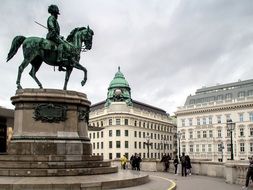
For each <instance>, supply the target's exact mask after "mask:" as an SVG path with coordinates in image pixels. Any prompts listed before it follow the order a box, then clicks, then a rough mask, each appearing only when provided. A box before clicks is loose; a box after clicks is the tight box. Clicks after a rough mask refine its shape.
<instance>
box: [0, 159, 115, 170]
mask: <svg viewBox="0 0 253 190" xmlns="http://www.w3.org/2000/svg"><path fill="white" fill-rule="evenodd" d="M109 166H111V162H109V161H72V162H40V161H39V162H35V161H34V162H30V161H0V169H5V168H12V169H30V168H33V169H52V168H53V169H61V168H66V169H68V168H70V169H72V168H95V167H109Z"/></svg>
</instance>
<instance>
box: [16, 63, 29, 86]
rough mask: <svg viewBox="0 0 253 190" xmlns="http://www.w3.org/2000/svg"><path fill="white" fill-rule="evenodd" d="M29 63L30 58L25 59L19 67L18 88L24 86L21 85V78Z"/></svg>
mask: <svg viewBox="0 0 253 190" xmlns="http://www.w3.org/2000/svg"><path fill="white" fill-rule="evenodd" d="M28 64H29V60H27V59H24V60H23V62H22V63H21V65H20V66H19V68H18V77H17V81H16V84H17V88H18V89H22V86H21V85H20V79H21V75H22V73H23V71H24V69H25V68H26V67H27V65H28Z"/></svg>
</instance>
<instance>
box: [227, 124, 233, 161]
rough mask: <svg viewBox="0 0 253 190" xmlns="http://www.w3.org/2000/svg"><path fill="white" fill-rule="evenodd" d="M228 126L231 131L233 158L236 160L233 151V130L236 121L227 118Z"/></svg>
mask: <svg viewBox="0 0 253 190" xmlns="http://www.w3.org/2000/svg"><path fill="white" fill-rule="evenodd" d="M227 127H228V130H229V131H230V140H231V151H230V152H231V159H230V160H234V152H233V130H234V129H235V123H234V122H232V119H228V120H227Z"/></svg>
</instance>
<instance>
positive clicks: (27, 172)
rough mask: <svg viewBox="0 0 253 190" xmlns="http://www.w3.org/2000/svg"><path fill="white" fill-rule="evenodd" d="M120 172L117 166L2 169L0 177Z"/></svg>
mask: <svg viewBox="0 0 253 190" xmlns="http://www.w3.org/2000/svg"><path fill="white" fill-rule="evenodd" d="M117 171H118V167H117V166H109V167H96V168H57V169H55V168H54V169H44V168H38V169H29V168H23V169H13V168H1V169H0V176H12V177H14V176H16V177H17V176H19V177H28V176H33V177H38V176H47V177H50V176H78V175H97V174H109V173H115V172H117Z"/></svg>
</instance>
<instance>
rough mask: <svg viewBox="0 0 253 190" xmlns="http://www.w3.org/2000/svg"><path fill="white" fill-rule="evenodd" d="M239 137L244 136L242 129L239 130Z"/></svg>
mask: <svg viewBox="0 0 253 190" xmlns="http://www.w3.org/2000/svg"><path fill="white" fill-rule="evenodd" d="M240 136H241V137H243V136H244V128H240Z"/></svg>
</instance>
